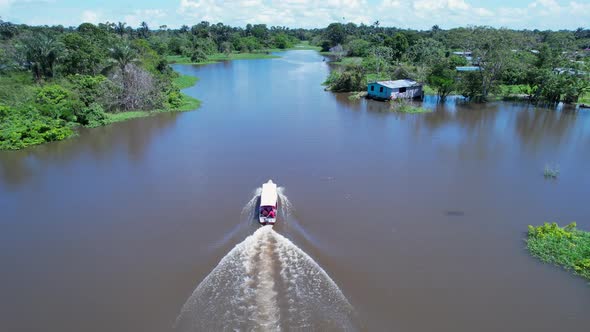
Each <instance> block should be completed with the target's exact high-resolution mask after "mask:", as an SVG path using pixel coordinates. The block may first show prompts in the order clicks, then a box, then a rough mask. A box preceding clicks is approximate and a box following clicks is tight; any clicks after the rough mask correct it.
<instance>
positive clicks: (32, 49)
mask: <svg viewBox="0 0 590 332" xmlns="http://www.w3.org/2000/svg"><path fill="white" fill-rule="evenodd" d="M61 49H63V47H62V45H61V44H60V43H59V42H58V41H57V39H56V38H55V37H53V36H50V35H47V34H44V33H35V34H32V35H29V36H27V37H24V38H23V40H22V50H23V53H24V58H25V60H26V62H27V65H28V66H29V67H30V68H31V71H32V72H33V78H34V79H35V80H36V81H39V80H41V79H42V78H44V77H46V78H51V77H53V68H54V66H55V63H56V62H57V60H58V58H59V55H60V53H61Z"/></svg>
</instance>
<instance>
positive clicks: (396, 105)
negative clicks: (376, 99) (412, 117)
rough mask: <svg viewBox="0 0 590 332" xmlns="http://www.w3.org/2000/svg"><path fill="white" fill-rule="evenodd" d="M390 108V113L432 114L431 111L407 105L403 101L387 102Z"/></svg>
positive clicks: (406, 102)
mask: <svg viewBox="0 0 590 332" xmlns="http://www.w3.org/2000/svg"><path fill="white" fill-rule="evenodd" d="M389 103H390V105H391V107H390V110H391V111H392V112H401V113H429V112H432V110H431V109H428V108H424V107H420V106H415V105H412V104H411V103H409V102H408V101H407V100H405V99H394V100H392V101H390V102H389Z"/></svg>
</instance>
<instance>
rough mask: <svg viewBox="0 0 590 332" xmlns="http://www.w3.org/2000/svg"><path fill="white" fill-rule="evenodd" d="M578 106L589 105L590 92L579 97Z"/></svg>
mask: <svg viewBox="0 0 590 332" xmlns="http://www.w3.org/2000/svg"><path fill="white" fill-rule="evenodd" d="M578 103H579V104H586V105H590V92H586V94H584V95H582V96H580V99H579V100H578Z"/></svg>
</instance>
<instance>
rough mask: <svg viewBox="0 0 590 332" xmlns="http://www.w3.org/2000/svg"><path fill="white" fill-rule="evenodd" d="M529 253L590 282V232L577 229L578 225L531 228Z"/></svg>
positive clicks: (546, 224) (529, 231)
mask: <svg viewBox="0 0 590 332" xmlns="http://www.w3.org/2000/svg"><path fill="white" fill-rule="evenodd" d="M526 244H527V248H528V250H529V252H530V253H531V254H532V255H533V256H535V257H537V258H539V259H540V260H542V261H543V262H545V263H550V264H553V265H557V266H561V267H562V268H564V269H566V270H568V271H571V272H573V273H574V274H576V275H579V276H581V277H583V278H586V279H588V280H590V232H585V231H581V230H578V229H576V223H571V224H569V225H567V226H565V227H559V225H557V223H545V224H544V225H541V226H536V227H535V226H529V230H528V237H527V240H526Z"/></svg>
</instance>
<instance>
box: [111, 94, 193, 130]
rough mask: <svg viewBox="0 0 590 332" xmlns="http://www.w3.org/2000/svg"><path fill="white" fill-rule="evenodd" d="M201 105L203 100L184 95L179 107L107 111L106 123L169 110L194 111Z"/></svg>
mask: <svg viewBox="0 0 590 332" xmlns="http://www.w3.org/2000/svg"><path fill="white" fill-rule="evenodd" d="M200 106H201V101H200V100H198V99H196V98H193V97H190V96H187V95H184V94H183V95H182V105H181V106H180V107H178V108H172V109H158V110H153V111H128V112H119V113H107V118H108V120H107V123H106V124H105V125H109V124H111V123H116V122H123V121H127V120H131V119H137V118H145V117H148V116H153V115H156V114H160V113H168V112H187V111H193V110H195V109H197V108H199V107H200Z"/></svg>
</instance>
